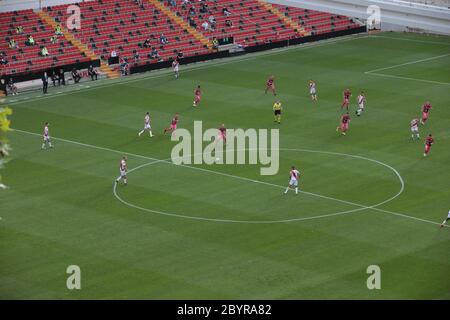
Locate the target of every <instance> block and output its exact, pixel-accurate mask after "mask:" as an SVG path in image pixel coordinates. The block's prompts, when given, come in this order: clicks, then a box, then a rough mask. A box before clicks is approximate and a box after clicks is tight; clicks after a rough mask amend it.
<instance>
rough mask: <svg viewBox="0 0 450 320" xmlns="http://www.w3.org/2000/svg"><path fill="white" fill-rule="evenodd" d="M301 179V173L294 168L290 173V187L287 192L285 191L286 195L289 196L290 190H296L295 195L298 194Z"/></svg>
mask: <svg viewBox="0 0 450 320" xmlns="http://www.w3.org/2000/svg"><path fill="white" fill-rule="evenodd" d="M299 177H300V171H298V170H297V169H295V167H294V166H292V168H291V171H290V172H289V185H288V186H287V188H286V191H284V194H287V193H288V191H289V189H295V194H298V179H299Z"/></svg>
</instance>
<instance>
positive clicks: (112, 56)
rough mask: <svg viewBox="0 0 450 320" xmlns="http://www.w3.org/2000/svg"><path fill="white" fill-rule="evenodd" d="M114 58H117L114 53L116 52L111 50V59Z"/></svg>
mask: <svg viewBox="0 0 450 320" xmlns="http://www.w3.org/2000/svg"><path fill="white" fill-rule="evenodd" d="M115 57H117V52H116V50H114V49H113V50H112V51H111V58H115Z"/></svg>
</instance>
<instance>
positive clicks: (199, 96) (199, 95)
mask: <svg viewBox="0 0 450 320" xmlns="http://www.w3.org/2000/svg"><path fill="white" fill-rule="evenodd" d="M201 99H202V90H201V89H200V86H197V89H195V91H194V104H193V105H192V106H193V107H196V106H198V104H199V103H200V100H201Z"/></svg>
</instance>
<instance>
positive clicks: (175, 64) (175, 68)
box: [172, 59, 180, 79]
mask: <svg viewBox="0 0 450 320" xmlns="http://www.w3.org/2000/svg"><path fill="white" fill-rule="evenodd" d="M172 68H173V72H174V73H175V79H178V78H179V77H180V63H179V62H178V60H176V59H175V60H173V62H172Z"/></svg>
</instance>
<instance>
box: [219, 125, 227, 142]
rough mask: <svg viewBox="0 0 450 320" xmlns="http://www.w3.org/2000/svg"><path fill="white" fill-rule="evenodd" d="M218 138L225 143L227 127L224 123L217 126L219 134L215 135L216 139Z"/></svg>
mask: <svg viewBox="0 0 450 320" xmlns="http://www.w3.org/2000/svg"><path fill="white" fill-rule="evenodd" d="M220 140H223V143H225V144H227V128H225V125H224V124H223V123H222V125H221V126H220V127H219V135H218V137H217V141H220Z"/></svg>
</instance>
